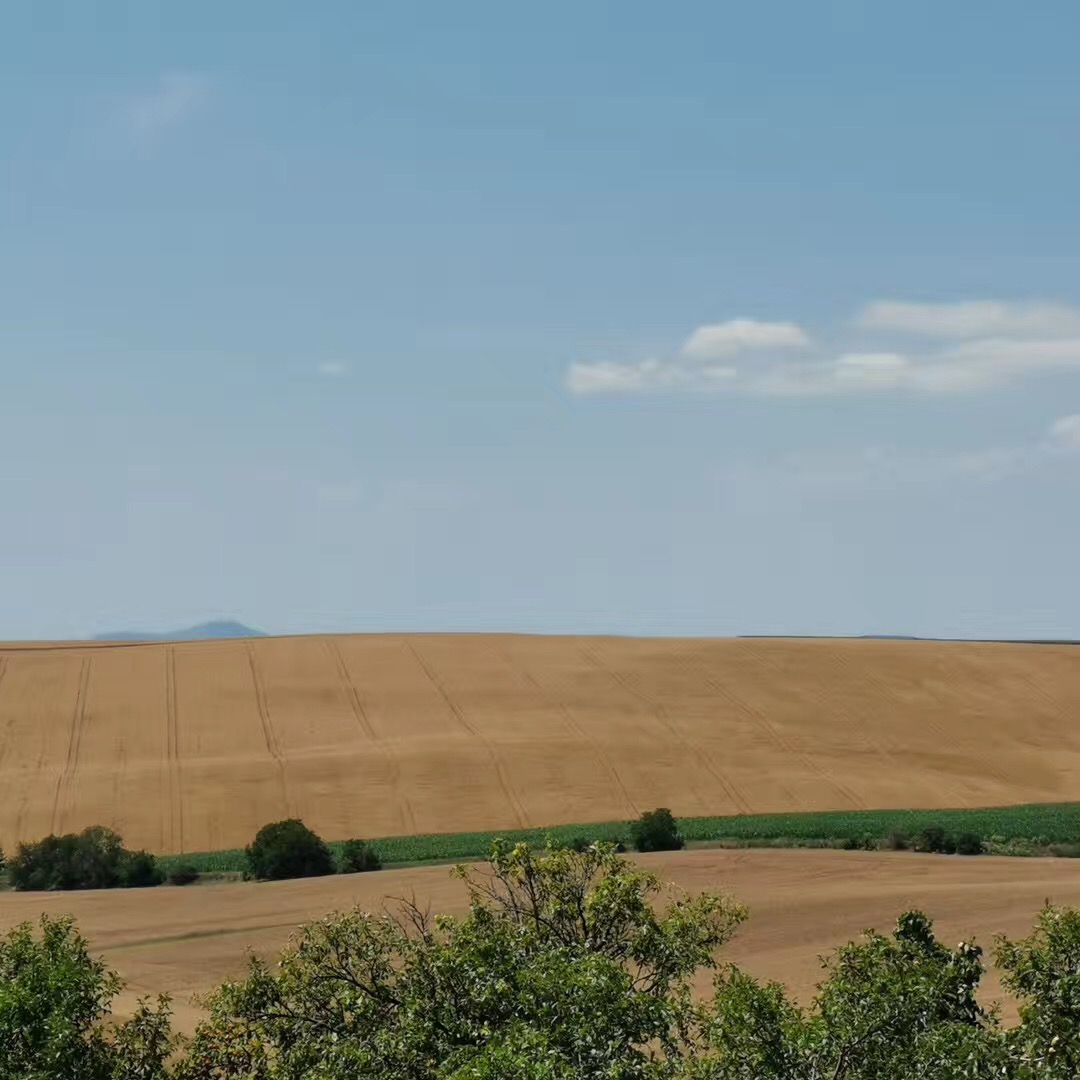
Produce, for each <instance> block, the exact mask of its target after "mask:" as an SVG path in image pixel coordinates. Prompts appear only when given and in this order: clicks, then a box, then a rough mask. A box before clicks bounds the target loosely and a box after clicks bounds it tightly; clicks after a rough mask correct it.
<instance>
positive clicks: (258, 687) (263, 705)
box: [246, 641, 296, 817]
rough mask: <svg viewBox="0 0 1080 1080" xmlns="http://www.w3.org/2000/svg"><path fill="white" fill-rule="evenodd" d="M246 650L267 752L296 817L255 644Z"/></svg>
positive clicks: (284, 798)
mask: <svg viewBox="0 0 1080 1080" xmlns="http://www.w3.org/2000/svg"><path fill="white" fill-rule="evenodd" d="M246 652H247V657H248V665H249V666H250V668H251V681H252V682H253V683H254V684H255V707H256V708H257V709H258V712H259V722H260V723H261V724H262V730H263V739H264V740H265V742H266V752H267V753H268V754H269V755H270V757H271V758H273V759H274V763H275V764H276V765H277V771H278V780H279V782H280V784H281V801H282V805H283V806H284V807H285V813H286V815H287V816H288V817H296V808H295V807H294V806H293V800H292V796H291V794H290V792H289V778H288V776H287V775H286V772H285V759H284V758H283V757H282V754H281V747H280V746H279V745H278V741H277V736H276V735H275V734H274V725H273V722H272V721H271V719H270V705H269V702H268V701H267V697H266V685H265V683H264V682H263V677H262V671H261V670H260V668H259V661H258V659H257V657H256V656H255V646H254V645H252V643H251V642H250V641H249V642H247V646H246Z"/></svg>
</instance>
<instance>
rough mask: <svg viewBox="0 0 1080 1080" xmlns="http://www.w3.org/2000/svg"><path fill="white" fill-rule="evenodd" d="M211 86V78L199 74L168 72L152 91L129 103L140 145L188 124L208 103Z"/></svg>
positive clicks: (132, 126)
mask: <svg viewBox="0 0 1080 1080" xmlns="http://www.w3.org/2000/svg"><path fill="white" fill-rule="evenodd" d="M211 86H212V82H211V80H210V78H209V77H208V76H207V75H204V74H201V73H199V72H194V71H169V72H165V73H164V74H163V75H161V76H159V78H158V81H157V85H156V86H155V87H154V89H153V90H151V91H149V92H147V93H145V94H141V95H139V96H137V97H135V98H133V99H132V100H131V101H130V102H129V103H128V107H127V119H128V122H129V124H130V127H131V131H132V133H133V134H134V135H135V137H136V138H137V139H139V140H141V141H149V140H153V139H156V138H158V137H159V136H160V135H162V134H163V133H164V132H165V131H167V130H168V129H170V128H173V127H176V126H177V125H178V124H181V123H183V122H184V121H185V120H187V119H188V118H189V117H190V116H191V115H192V113H194V112H195V111H196V110H197V109H198V108H199V107H200V106H201V105H202V104H203V103H204V102H205V101H206V99H207V97H208V96H209V94H210V90H211Z"/></svg>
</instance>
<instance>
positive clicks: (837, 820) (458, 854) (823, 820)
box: [160, 803, 1080, 873]
mask: <svg viewBox="0 0 1080 1080" xmlns="http://www.w3.org/2000/svg"><path fill="white" fill-rule="evenodd" d="M929 825H941V826H942V827H943V828H945V829H947V830H949V831H953V832H972V833H977V834H979V835H980V836H983V837H985V838H987V839H994V840H997V841H1000V842H1005V843H1008V842H1012V841H1027V842H1031V843H1035V844H1041V845H1048V844H1057V843H1075V842H1080V803H1033V804H1028V805H1025V806H1003V807H990V808H984V809H973V810H837V811H823V812H807V813H785V814H739V815H736V816H731V817H690V818H680V819H679V830H680V832H681V833H682V835H683V837H684V838H685V839H686V840H687V841H688V842H689V843H691V844H694V843H724V842H725V841H728V842H735V843H740V844H747V845H751V846H752V845H753V844H754V843H755V842H758V843H762V844H767V845H776V846H789V845H790V846H800V845H801V844H807V843H809V844H817V843H820V844H822V845H825V844H828V843H831V842H837V843H839V842H843V841H844V840H859V839H863V838H866V837H871V838H875V839H884V838H885V837H886V836H887V835H888V834H889V833H891V832H902V833H906V834H907V835H909V836H914V835H916V834H917V833H918V832H920V831H921V830H922V829H924V828H926V827H927V826H929ZM629 830H630V826H629V823H628V822H625V821H608V822H602V823H599V824H588V825H557V826H553V827H551V828H538V829H510V830H502V831H490V832H471V833H431V834H428V835H423V836H389V837H383V838H381V839H375V840H373V841H372V844H373V846H374V847H375V850H376V851H377V852H378V855H379V858H380V859H381V860H382V863H383V865H384V866H386V865H390V864H397V865H402V864H407V863H422V862H453V861H455V860H460V859H481V858H483V857H484V856H486V855H487V853H488V851H489V850H490V848H491V842H492V840H494V839H495V838H496V837H505V838H506V839H508V840H511V841H528V842H530V843H533V844H543V843H545V842H546V840H547V839H548V838H549V837H550V838H552V839H554V840H556V841H559V842H564V843H565V842H569V841H571V840H574V839H576V838H579V837H584V838H587V839H590V840H627V839H628V837H629ZM330 847H331V848H333V849H334V850H335V854H336V853H337V849H338V848H339V847H340V845H338V844H331V845H330ZM160 862H161V864H162V866H163V867H164V868H165V870H169V869H170V868H171V867H173V866H176V865H180V864H187V865H190V866H194V867H195V868H196V869H198V870H199V871H200V872H202V873H230V872H232V873H235V872H239V871H242V870H243V869H244V865H245V864H244V852H243V850H242V849H234V850H231V851H209V852H195V853H189V854H184V855H166V856H163V857H162V858H161V860H160Z"/></svg>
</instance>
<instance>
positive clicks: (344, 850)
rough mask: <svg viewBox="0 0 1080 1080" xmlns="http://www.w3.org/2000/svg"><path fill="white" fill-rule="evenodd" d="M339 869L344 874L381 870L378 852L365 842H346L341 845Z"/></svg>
mask: <svg viewBox="0 0 1080 1080" xmlns="http://www.w3.org/2000/svg"><path fill="white" fill-rule="evenodd" d="M338 867H339V869H340V871H341V873H343V874H361V873H364V872H365V871H367V870H381V869H382V863H381V862H380V861H379V855H378V852H376V850H375V849H374V848H373V847H372V846H371V845H370V844H365V843H364V841H363V840H355V839H354V840H346V841H345V843H344V844H342V845H341V859H340V860H339V862H338Z"/></svg>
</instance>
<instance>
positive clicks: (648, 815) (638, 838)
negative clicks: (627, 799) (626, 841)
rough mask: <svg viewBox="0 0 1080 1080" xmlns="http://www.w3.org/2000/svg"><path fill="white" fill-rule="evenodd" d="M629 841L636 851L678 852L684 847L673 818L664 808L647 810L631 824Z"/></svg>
mask: <svg viewBox="0 0 1080 1080" xmlns="http://www.w3.org/2000/svg"><path fill="white" fill-rule="evenodd" d="M630 839H631V840H632V841H633V843H634V848H635V849H636V850H637V851H678V850H679V849H680V848H682V847H684V846H685V844H684V841H683V838H682V837H681V836H680V835H679V827H678V826H677V825H676V824H675V818H674V817H672V814H671V811H670V810H669V809H668V808H667V807H666V806H661V807H658V808H657V809H656V810H647V811H645V813H644V814H642V815H641V817H640V818H638V820H637V821H635V822H632V823H631V825H630Z"/></svg>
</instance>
